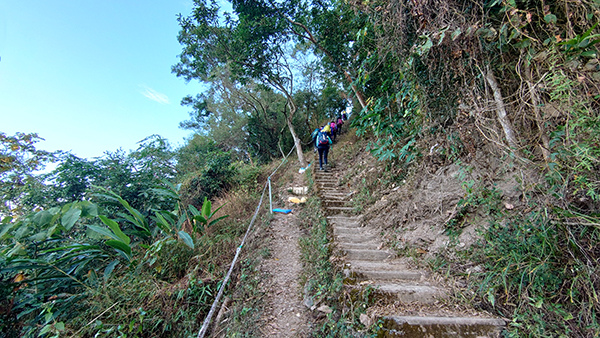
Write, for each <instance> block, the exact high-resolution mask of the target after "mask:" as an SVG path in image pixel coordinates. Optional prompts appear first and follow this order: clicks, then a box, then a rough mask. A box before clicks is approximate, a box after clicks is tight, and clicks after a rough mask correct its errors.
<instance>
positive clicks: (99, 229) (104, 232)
mask: <svg viewBox="0 0 600 338" xmlns="http://www.w3.org/2000/svg"><path fill="white" fill-rule="evenodd" d="M86 226H87V227H88V228H89V229H90V230H92V231H94V232H97V233H99V234H101V235H104V236H106V237H110V238H112V239H114V240H117V241H120V240H121V238H119V236H117V235H115V234H114V233H113V232H112V231H110V230H109V229H107V228H103V227H100V226H97V225H92V224H87V225H86Z"/></svg>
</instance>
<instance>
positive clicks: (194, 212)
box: [188, 204, 200, 216]
mask: <svg viewBox="0 0 600 338" xmlns="http://www.w3.org/2000/svg"><path fill="white" fill-rule="evenodd" d="M188 209H189V210H190V212H191V213H192V215H194V216H198V215H200V211H198V209H196V207H195V206H193V205H191V204H190V205H189V206H188Z"/></svg>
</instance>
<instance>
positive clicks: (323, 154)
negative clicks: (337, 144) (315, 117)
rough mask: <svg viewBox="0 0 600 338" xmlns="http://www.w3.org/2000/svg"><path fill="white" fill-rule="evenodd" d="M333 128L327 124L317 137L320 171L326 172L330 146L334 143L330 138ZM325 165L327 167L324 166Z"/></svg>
mask: <svg viewBox="0 0 600 338" xmlns="http://www.w3.org/2000/svg"><path fill="white" fill-rule="evenodd" d="M330 132H331V128H330V126H329V124H326V125H325V127H323V129H321V130H320V131H319V134H318V136H317V149H318V150H319V170H325V169H324V168H325V167H326V166H327V155H328V154H329V145H330V144H332V143H333V141H331V138H330V137H329V133H330ZM323 163H325V167H324V166H323Z"/></svg>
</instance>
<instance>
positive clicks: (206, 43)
mask: <svg viewBox="0 0 600 338" xmlns="http://www.w3.org/2000/svg"><path fill="white" fill-rule="evenodd" d="M232 5H233V11H234V12H233V13H225V14H224V15H223V16H220V15H219V10H220V6H219V5H218V4H217V2H216V1H214V0H213V1H211V2H210V3H209V2H208V1H206V0H198V1H196V2H195V7H194V9H193V13H192V15H191V16H189V17H187V18H185V17H182V16H180V17H179V24H180V25H181V28H182V29H181V31H180V33H179V37H178V39H179V42H180V43H181V44H182V45H183V46H184V48H183V51H182V54H181V55H180V62H179V63H178V64H177V65H175V66H174V67H173V72H175V73H176V74H177V76H182V77H184V78H185V79H186V80H188V81H189V80H191V79H198V80H201V81H205V82H209V81H210V80H211V76H213V74H214V73H213V72H214V71H215V70H216V69H218V68H219V67H223V66H225V65H227V66H228V67H230V69H231V74H232V78H233V79H235V80H236V81H239V82H240V83H242V84H243V83H245V82H248V81H249V80H251V79H253V80H256V81H260V82H262V83H263V84H265V85H267V86H270V87H271V88H273V89H274V90H277V91H279V92H280V93H282V94H283V95H284V96H285V97H286V100H287V109H284V111H283V113H284V115H285V117H286V119H285V120H286V124H287V127H288V129H289V131H290V134H291V136H292V138H293V140H294V143H295V146H296V153H297V155H298V160H299V162H300V164H301V165H302V166H305V165H306V163H305V161H304V155H303V153H302V145H301V141H300V138H299V137H298V136H297V135H296V132H295V129H294V125H293V123H292V122H293V118H294V114H295V113H296V112H297V110H298V107H297V105H296V103H295V102H294V90H295V89H294V72H293V70H292V67H291V66H290V63H289V62H288V59H287V57H288V54H287V52H286V48H287V47H288V46H289V45H290V44H291V40H290V36H289V34H287V32H286V28H287V26H288V24H289V23H288V22H287V20H286V18H284V17H283V16H281V15H280V13H279V11H278V10H276V9H274V8H272V7H271V6H270V5H269V4H266V3H264V2H260V1H246V2H239V1H234V2H233V3H232Z"/></svg>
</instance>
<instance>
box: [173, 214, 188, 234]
mask: <svg viewBox="0 0 600 338" xmlns="http://www.w3.org/2000/svg"><path fill="white" fill-rule="evenodd" d="M186 220H187V215H186V214H185V213H183V214H181V216H179V220H178V221H177V224H176V225H175V228H176V229H177V230H181V227H182V226H183V223H185V221H186Z"/></svg>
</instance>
